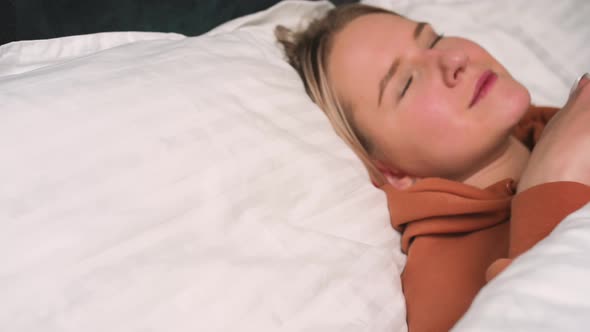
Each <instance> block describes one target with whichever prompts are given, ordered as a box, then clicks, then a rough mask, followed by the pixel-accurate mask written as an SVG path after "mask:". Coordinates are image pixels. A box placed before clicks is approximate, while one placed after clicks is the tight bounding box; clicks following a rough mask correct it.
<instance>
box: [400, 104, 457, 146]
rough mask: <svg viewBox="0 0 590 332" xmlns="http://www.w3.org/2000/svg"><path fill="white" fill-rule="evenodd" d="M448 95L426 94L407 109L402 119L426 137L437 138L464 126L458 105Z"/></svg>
mask: <svg viewBox="0 0 590 332" xmlns="http://www.w3.org/2000/svg"><path fill="white" fill-rule="evenodd" d="M450 101H451V98H449V97H448V96H447V97H445V96H441V95H440V94H435V93H432V94H424V95H421V96H420V98H416V100H415V101H414V102H413V103H412V106H411V107H410V108H409V109H408V110H406V112H405V114H404V115H405V119H403V120H404V121H402V123H403V124H404V126H405V127H407V130H414V131H416V132H418V133H420V135H421V136H424V138H432V139H436V137H440V136H444V135H446V134H448V133H449V132H450V131H456V130H458V129H459V128H461V127H462V125H461V121H460V120H461V118H460V117H459V116H458V111H457V107H455V106H453V105H452V103H451V102H450Z"/></svg>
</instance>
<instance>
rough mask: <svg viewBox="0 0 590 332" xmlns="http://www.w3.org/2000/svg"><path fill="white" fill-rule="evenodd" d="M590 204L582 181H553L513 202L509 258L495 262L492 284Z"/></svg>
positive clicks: (490, 274) (488, 276) (489, 273)
mask: <svg viewBox="0 0 590 332" xmlns="http://www.w3.org/2000/svg"><path fill="white" fill-rule="evenodd" d="M589 201H590V186H586V185H584V184H581V183H578V182H565V181H563V182H550V183H544V184H541V185H538V186H534V187H532V188H529V189H527V190H525V191H523V192H522V193H519V194H518V195H516V196H515V197H514V199H513V201H512V208H511V215H512V216H511V221H510V237H509V250H508V258H506V259H499V260H497V261H495V262H494V263H493V264H492V265H491V266H490V267H489V269H488V271H487V273H486V279H487V280H488V281H489V280H491V279H492V278H493V277H495V276H496V275H497V274H498V273H500V272H501V271H502V270H504V268H506V266H508V265H509V264H510V263H511V261H512V260H513V259H514V258H516V257H518V256H519V255H521V254H522V253H524V252H526V251H527V250H529V249H530V248H532V247H533V246H534V245H535V244H537V243H538V242H539V241H541V240H542V239H544V238H545V237H546V236H547V235H549V234H550V233H551V231H553V229H554V228H555V227H556V226H557V225H558V224H559V223H560V222H561V221H562V220H563V219H564V218H565V217H567V216H568V215H569V214H571V213H573V212H574V211H576V210H578V209H580V208H581V207H582V206H584V205H585V204H586V203H588V202H589Z"/></svg>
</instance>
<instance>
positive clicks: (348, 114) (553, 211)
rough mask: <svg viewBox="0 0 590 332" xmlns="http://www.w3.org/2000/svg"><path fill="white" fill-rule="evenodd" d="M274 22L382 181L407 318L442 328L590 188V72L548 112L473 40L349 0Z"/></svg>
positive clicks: (342, 132) (313, 93)
mask: <svg viewBox="0 0 590 332" xmlns="http://www.w3.org/2000/svg"><path fill="white" fill-rule="evenodd" d="M276 33H277V38H278V39H279V41H280V42H281V43H282V44H283V46H284V49H285V52H286V54H287V56H288V59H289V62H290V63H291V64H292V65H293V67H294V68H295V69H296V70H297V71H298V73H299V74H300V76H301V77H302V79H303V81H304V85H305V88H306V91H307V93H308V94H309V96H310V97H311V98H312V100H313V101H314V102H315V103H316V104H318V105H319V107H320V108H321V109H322V110H323V111H324V112H325V113H326V115H327V116H328V119H329V120H330V122H331V123H332V126H333V127H334V129H335V130H336V132H337V134H338V135H339V136H340V137H341V138H342V139H344V141H345V142H346V143H347V144H348V145H349V146H350V147H351V148H352V149H353V151H354V152H355V153H356V154H357V156H358V157H359V158H360V159H361V160H362V162H363V163H364V164H365V166H366V168H367V170H368V172H369V176H370V178H371V180H372V181H373V183H374V184H375V185H376V186H378V187H379V188H381V189H383V190H384V191H385V192H386V194H387V198H388V204H389V209H390V215H391V222H392V224H393V226H394V227H395V228H396V229H397V230H398V231H400V232H402V234H403V235H402V249H403V250H404V252H406V253H407V254H408V260H407V264H406V267H405V269H404V272H403V274H402V283H403V288H404V294H405V297H406V304H407V311H408V313H407V320H408V326H409V329H410V331H412V332H414V331H445V330H449V329H450V328H451V327H452V326H453V325H454V324H455V323H456V322H457V320H458V319H459V318H460V317H461V316H462V315H463V314H464V313H465V311H466V310H467V309H468V307H469V305H470V304H471V302H472V300H473V298H474V297H475V295H476V294H477V292H478V291H479V290H480V289H481V288H482V287H483V286H484V285H485V283H486V282H487V281H489V280H490V279H491V278H493V277H494V276H495V275H496V274H498V273H499V272H500V271H501V270H502V269H503V268H505V267H506V265H508V264H509V262H510V261H511V259H513V258H515V257H516V256H518V255H520V254H521V253H522V252H524V251H526V250H527V249H529V248H530V247H532V246H533V245H534V244H535V243H536V242H538V241H540V240H541V239H542V238H543V237H545V236H546V235H548V234H549V232H550V231H551V230H552V229H553V228H554V227H555V225H556V224H557V223H559V221H560V220H562V219H563V218H564V217H565V216H566V215H567V214H569V213H571V212H573V211H574V210H576V209H578V208H580V207H581V206H583V205H584V204H585V203H586V202H588V201H590V187H588V185H589V184H590V154H588V153H587V151H590V107H589V106H590V80H588V79H587V78H584V79H582V80H581V81H580V84H579V86H578V88H577V90H575V91H573V93H572V96H571V98H570V100H569V102H568V104H566V106H565V107H564V108H563V109H562V110H560V111H559V112H557V113H556V111H557V110H556V109H551V108H535V107H531V105H530V95H529V93H528V91H527V90H526V88H525V87H523V86H522V85H521V84H520V83H518V82H517V81H516V80H514V79H513V78H512V76H511V75H510V74H509V73H508V72H507V71H506V69H505V68H504V67H503V66H502V65H501V64H500V63H498V61H496V60H495V59H494V58H493V57H492V56H491V55H490V54H489V53H488V52H486V51H485V50H484V49H483V48H482V47H480V46H479V45H477V44H476V43H474V42H472V41H469V40H466V39H463V38H457V37H443V36H441V35H438V34H437V33H436V32H435V31H434V29H433V28H432V27H431V26H430V25H429V24H426V23H423V22H414V21H411V20H408V19H406V18H404V17H401V16H399V15H397V14H395V13H392V12H389V11H386V10H383V9H378V8H374V7H370V6H366V5H360V4H353V5H345V6H341V7H337V8H335V9H333V10H332V11H330V12H329V13H328V14H327V15H326V16H325V17H323V18H320V19H318V20H316V21H314V22H312V23H311V24H310V25H309V27H308V28H307V29H306V30H305V31H301V32H297V33H293V32H291V31H289V30H287V29H285V28H284V27H277V30H276ZM552 117H553V121H551V124H550V125H549V126H547V128H545V129H544V130H543V128H544V127H545V125H546V124H547V122H548V121H549V119H550V118H552ZM541 130H543V135H542V137H541V135H540V133H541ZM574 142H576V144H573V143H574ZM525 143H528V144H529V145H531V146H528V148H531V147H532V145H534V144H535V143H537V144H536V147H535V150H534V152H532V153H531V152H530V151H529V149H528V148H527V146H525ZM516 182H518V188H516V185H515V183H516ZM550 203H553V204H550Z"/></svg>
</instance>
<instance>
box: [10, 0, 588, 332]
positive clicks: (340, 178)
mask: <svg viewBox="0 0 590 332" xmlns="http://www.w3.org/2000/svg"><path fill="white" fill-rule="evenodd" d="M373 3H376V4H378V5H381V6H386V7H389V8H393V9H395V10H397V11H398V12H400V13H402V14H405V15H408V16H410V17H412V18H416V19H421V20H428V21H431V22H432V23H433V24H434V26H435V27H438V28H439V30H440V31H441V32H445V33H447V34H461V35H465V36H467V37H470V38H472V39H475V40H477V41H478V42H480V43H482V44H483V45H484V46H485V47H486V48H488V49H489V50H490V51H491V52H492V53H493V54H495V55H496V56H498V57H499V58H500V59H501V61H502V62H503V63H505V64H506V65H507V67H508V68H509V69H510V70H511V71H512V72H513V73H514V74H515V76H517V78H518V79H520V80H521V81H523V82H524V83H525V85H527V87H529V89H530V90H531V91H532V94H533V98H534V100H535V101H536V102H537V103H539V104H548V105H556V106H558V105H561V104H562V103H563V101H564V100H565V96H566V95H567V90H568V89H569V86H570V85H571V83H572V82H573V80H574V78H575V77H576V76H577V75H578V74H579V73H580V72H581V71H583V70H590V46H589V45H588V44H587V41H588V40H590V28H589V25H588V23H587V21H588V20H587V17H590V7H589V6H588V3H587V2H586V1H582V0H580V1H571V0H570V1H562V2H553V1H549V0H546V1H535V2H534V5H531V4H530V2H529V1H509V0H505V1H442V0H439V1H426V0H425V1H422V0H415V1H377V2H376V1H373ZM525 3H527V5H526V6H525V5H523V4H525ZM329 8H331V5H330V4H329V3H327V2H315V3H307V2H302V1H292V2H285V3H281V4H279V5H276V6H275V7H273V8H271V9H269V10H267V11H264V12H261V13H258V14H254V15H251V16H248V17H244V18H240V19H237V20H234V21H231V22H228V23H226V24H224V25H222V26H220V27H218V28H216V29H214V30H213V31H211V32H209V33H207V34H205V35H203V36H200V37H193V38H185V37H184V36H182V35H178V34H160V33H136V32H121V33H103V34H94V35H86V36H75V37H66V38H59V39H54V40H45V41H25V42H16V43H11V44H7V45H3V46H0V151H2V155H1V157H0V184H1V185H0V330H1V331H404V330H406V325H405V309H404V301H403V294H402V292H401V285H400V281H399V274H400V273H401V271H402V270H403V265H404V259H405V258H404V256H403V255H402V254H401V253H400V249H399V243H398V241H399V237H398V235H397V234H396V233H394V232H393V231H392V229H391V227H390V226H389V222H388V212H387V207H386V203H385V198H384V196H383V194H382V193H381V192H379V191H378V190H376V189H374V188H373V187H372V186H371V185H370V184H369V183H368V181H367V177H366V175H365V172H364V170H363V168H362V165H361V164H360V162H358V161H357V160H356V159H355V157H354V156H353V155H352V153H351V152H350V151H348V149H347V148H346V147H345V146H344V144H343V143H341V142H340V141H339V139H338V138H337V137H336V136H335V135H334V134H333V133H332V130H331V128H330V126H329V124H328V123H327V121H326V120H325V118H324V116H323V114H321V112H320V111H319V110H318V109H317V107H316V106H315V105H314V104H312V103H311V102H310V101H309V100H308V98H307V97H306V96H305V93H304V90H303V87H302V84H301V82H300V81H299V78H298V77H297V75H296V73H295V71H294V70H292V69H291V68H290V67H289V66H288V65H287V64H286V63H285V61H284V60H283V58H282V54H281V52H280V50H279V49H278V48H277V45H276V44H275V42H274V39H273V35H272V29H273V27H274V26H275V25H276V24H279V23H280V24H284V25H287V26H291V27H296V26H300V25H303V24H305V22H307V21H308V20H309V19H310V18H311V17H314V16H315V15H319V14H321V13H322V12H324V11H325V10H328V9H329ZM525 9H526V11H525ZM483 13H485V14H486V15H485V18H481V16H482V15H483ZM566 36H567V38H566ZM587 243H590V206H589V207H586V208H584V209H582V210H580V211H578V212H577V213H576V214H574V215H572V216H570V217H569V218H568V219H566V220H565V221H564V222H563V223H562V224H561V225H560V226H559V228H558V229H557V230H556V231H555V232H554V233H553V234H552V235H551V236H550V237H549V238H548V239H546V241H543V242H542V243H541V244H540V245H539V246H537V247H536V248H535V249H533V250H531V251H530V252H529V253H527V254H526V255H524V256H523V257H522V258H520V259H518V260H516V261H515V263H514V264H512V265H511V267H510V268H509V269H508V270H507V271H506V273H504V274H502V275H501V276H500V277H499V278H497V280H495V281H494V282H493V283H491V284H490V285H489V286H488V287H486V288H485V289H484V291H483V292H482V293H481V294H480V296H479V297H478V298H477V299H476V301H475V304H474V306H473V307H472V309H471V310H470V312H469V313H468V314H467V315H466V317H465V318H464V319H463V320H462V321H461V322H460V323H459V325H458V327H457V330H462V329H463V330H467V331H473V330H490V331H497V330H528V331H538V330H540V329H541V328H544V329H547V330H555V329H557V328H556V327H560V326H568V327H569V329H567V330H586V328H585V327H587V326H589V324H590V315H586V312H588V309H590V308H588V307H590V300H588V299H589V298H590V286H588V283H587V282H586V280H588V278H587V276H588V274H589V273H590V272H589V271H590V261H589V259H588V258H586V257H589V255H588V252H589V249H590V248H589V246H588V244H587ZM556 285H558V286H556Z"/></svg>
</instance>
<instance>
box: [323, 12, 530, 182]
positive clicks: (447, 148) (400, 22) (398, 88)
mask: <svg viewBox="0 0 590 332" xmlns="http://www.w3.org/2000/svg"><path fill="white" fill-rule="evenodd" d="M437 37H438V36H437V34H436V33H435V31H434V30H433V29H432V28H431V27H430V26H429V25H426V24H418V23H416V22H414V21H411V20H408V19H405V18H403V17H398V16H395V15H389V14H369V15H364V16H361V17H359V18H357V19H355V20H353V21H352V22H350V23H349V24H348V25H347V26H346V27H345V28H344V29H343V30H342V31H340V32H339V33H338V34H337V35H336V36H335V39H334V42H333V45H332V49H331V53H330V55H329V58H328V76H329V78H330V81H331V82H332V84H333V87H334V89H335V92H336V94H337V95H338V96H339V98H340V99H341V100H344V101H345V102H347V103H349V104H350V105H351V106H352V121H353V122H354V123H355V125H356V127H357V128H358V129H359V130H360V131H361V132H362V133H363V134H364V135H365V136H366V137H367V138H368V140H369V141H370V142H371V143H372V145H373V147H374V153H373V155H372V157H373V158H374V160H375V161H376V162H377V163H378V164H379V165H381V168H383V167H385V169H387V170H389V171H391V172H393V173H400V174H407V175H411V176H415V177H431V176H437V177H444V178H448V179H460V178H461V177H464V176H466V175H469V174H471V173H473V172H474V171H476V170H477V169H480V168H482V167H483V166H485V165H486V164H487V163H489V162H490V158H492V156H497V155H498V154H499V153H501V152H502V150H503V149H504V148H505V147H506V146H507V142H508V137H509V134H510V130H511V128H512V127H513V126H514V125H515V124H516V123H517V122H518V120H519V119H520V118H521V117H522V115H523V114H524V113H525V112H526V110H527V109H528V107H529V103H530V95H529V93H528V91H527V90H526V89H525V88H524V87H523V86H522V85H521V84H519V83H518V82H517V81H515V80H514V79H513V78H512V76H510V74H509V73H508V72H507V71H506V69H505V68H504V67H503V66H502V65H501V64H500V63H498V61H496V60H495V59H494V58H493V57H492V56H491V55H490V54H489V53H488V52H487V51H486V50H484V49H483V48H482V47H481V46H479V45H477V44H476V43H474V42H472V41H469V40H466V39H463V38H457V37H444V38H442V39H439V38H437ZM482 83H483V84H482ZM478 95H479V96H478Z"/></svg>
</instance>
